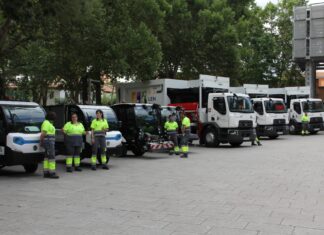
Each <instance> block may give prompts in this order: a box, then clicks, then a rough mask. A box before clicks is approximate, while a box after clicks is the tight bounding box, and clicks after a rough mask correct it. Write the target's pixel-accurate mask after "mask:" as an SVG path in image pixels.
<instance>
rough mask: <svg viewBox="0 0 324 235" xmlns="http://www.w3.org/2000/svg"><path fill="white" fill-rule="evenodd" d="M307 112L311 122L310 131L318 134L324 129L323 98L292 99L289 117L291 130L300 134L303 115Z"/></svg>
mask: <svg viewBox="0 0 324 235" xmlns="http://www.w3.org/2000/svg"><path fill="white" fill-rule="evenodd" d="M304 113H307V115H308V116H309V119H310V122H309V125H308V131H309V132H310V133H311V134H316V133H317V132H318V131H321V130H323V129H324V124H323V119H324V107H323V101H322V100H321V99H315V98H307V99H292V100H290V109H289V119H290V132H291V133H293V134H298V133H300V132H301V130H302V116H303V115H304Z"/></svg>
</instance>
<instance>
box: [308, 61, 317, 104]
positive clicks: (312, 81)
mask: <svg viewBox="0 0 324 235" xmlns="http://www.w3.org/2000/svg"><path fill="white" fill-rule="evenodd" d="M315 74H316V69H315V65H314V62H313V61H312V60H307V61H306V67H305V85H306V86H309V87H310V97H311V98H314V97H315V96H316V78H315Z"/></svg>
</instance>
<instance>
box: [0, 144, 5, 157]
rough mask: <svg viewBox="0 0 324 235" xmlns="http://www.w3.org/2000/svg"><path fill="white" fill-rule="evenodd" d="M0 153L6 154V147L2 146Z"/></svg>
mask: <svg viewBox="0 0 324 235" xmlns="http://www.w3.org/2000/svg"><path fill="white" fill-rule="evenodd" d="M0 155H2V156H4V155H5V147H3V146H0Z"/></svg>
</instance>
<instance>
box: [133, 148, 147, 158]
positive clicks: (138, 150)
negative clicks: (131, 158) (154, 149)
mask: <svg viewBox="0 0 324 235" xmlns="http://www.w3.org/2000/svg"><path fill="white" fill-rule="evenodd" d="M132 152H133V153H134V155H135V156H137V157H141V156H143V155H144V153H145V150H144V149H142V148H140V147H138V148H133V149H132Z"/></svg>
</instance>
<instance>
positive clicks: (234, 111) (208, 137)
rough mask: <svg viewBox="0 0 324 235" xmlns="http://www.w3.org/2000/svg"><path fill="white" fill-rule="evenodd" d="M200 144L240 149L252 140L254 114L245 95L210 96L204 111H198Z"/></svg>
mask: <svg viewBox="0 0 324 235" xmlns="http://www.w3.org/2000/svg"><path fill="white" fill-rule="evenodd" d="M199 112H200V115H199V116H200V122H201V123H202V130H201V132H200V135H201V136H200V140H201V144H205V145H206V146H207V147H217V146H218V145H219V144H220V143H230V144H231V145H232V146H240V145H241V144H242V143H243V142H244V141H252V140H254V139H255V128H256V115H255V113H254V110H253V107H252V103H251V100H250V98H249V96H248V95H245V94H235V93H210V94H209V96H208V105H207V108H206V109H200V111H199Z"/></svg>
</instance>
